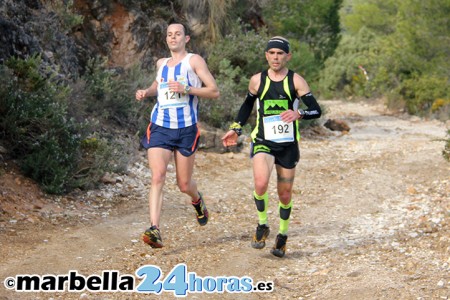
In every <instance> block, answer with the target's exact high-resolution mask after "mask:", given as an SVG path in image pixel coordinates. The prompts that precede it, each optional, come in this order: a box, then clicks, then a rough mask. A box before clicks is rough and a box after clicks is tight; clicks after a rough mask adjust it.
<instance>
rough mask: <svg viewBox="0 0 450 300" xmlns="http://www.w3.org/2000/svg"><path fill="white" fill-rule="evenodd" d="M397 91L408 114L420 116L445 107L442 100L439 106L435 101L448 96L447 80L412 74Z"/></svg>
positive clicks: (449, 92)
mask: <svg viewBox="0 0 450 300" xmlns="http://www.w3.org/2000/svg"><path fill="white" fill-rule="evenodd" d="M399 89H400V94H401V95H402V96H403V97H404V99H405V102H406V108H407V109H408V112H409V113H411V114H416V115H422V116H424V115H428V114H429V113H431V112H433V110H434V111H436V110H438V109H439V108H440V107H442V106H445V101H444V100H442V101H441V102H442V103H441V105H439V102H436V100H437V99H443V98H445V97H448V96H450V88H449V85H448V79H447V78H442V77H437V76H433V75H427V74H423V75H419V74H414V75H413V76H412V77H411V78H410V79H406V80H404V81H403V82H402V84H401V85H400V87H399ZM433 104H434V107H433Z"/></svg>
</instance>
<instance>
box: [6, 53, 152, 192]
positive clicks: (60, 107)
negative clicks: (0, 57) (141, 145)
mask: <svg viewBox="0 0 450 300" xmlns="http://www.w3.org/2000/svg"><path fill="white" fill-rule="evenodd" d="M42 68H43V67H42V62H41V59H40V57H32V58H29V59H27V60H21V59H16V58H11V59H10V60H8V61H7V62H6V65H5V66H1V67H0V70H1V73H0V76H1V78H2V79H3V80H2V81H1V82H0V113H1V118H0V129H1V131H0V132H1V136H0V138H1V139H2V140H3V141H4V142H5V144H6V145H7V146H8V149H9V153H10V155H11V156H12V157H13V158H15V159H16V160H17V161H18V163H19V165H20V166H21V168H22V170H23V171H24V173H25V174H26V175H28V176H30V177H31V178H33V179H34V180H36V181H37V182H38V183H39V184H40V185H41V186H42V187H43V189H44V190H45V191H46V192H48V193H56V194H59V193H65V192H68V191H70V190H72V189H74V188H91V187H94V186H96V185H97V184H98V180H99V178H100V177H101V176H102V175H103V174H104V173H105V172H107V171H123V170H125V169H126V165H127V163H128V158H127V157H128V154H127V153H128V152H130V151H132V149H133V148H132V147H130V146H131V145H130V144H131V142H130V139H129V138H127V137H120V136H115V135H114V133H113V132H111V133H108V134H106V133H104V132H102V131H103V127H102V126H99V125H98V124H100V122H99V121H102V124H103V125H105V124H106V122H107V121H108V120H113V123H119V124H121V125H123V124H125V123H126V122H131V121H132V120H134V123H138V122H139V121H141V119H140V118H141V117H139V114H138V109H139V107H141V106H142V105H143V104H137V103H136V101H134V99H130V98H131V97H130V95H132V94H133V92H134V91H135V89H136V87H135V86H134V84H139V81H137V82H135V83H133V84H131V83H129V82H130V81H128V82H127V81H125V80H122V79H121V78H120V77H118V78H117V79H114V80H113V79H112V77H111V76H109V75H108V74H110V73H108V72H106V71H105V70H103V69H101V68H99V69H96V70H95V71H92V72H91V73H90V74H89V77H88V79H87V80H86V81H84V80H82V79H80V80H79V83H78V86H77V85H76V84H75V85H73V87H74V88H78V89H79V91H80V93H78V94H77V95H76V96H74V94H73V90H72V89H70V88H69V87H68V86H66V85H63V84H60V83H58V82H57V81H56V80H55V79H56V78H54V77H52V76H51V77H49V78H45V77H43V76H42V75H40V74H41V73H44V72H43V71H42V70H41V69H42ZM133 70H135V69H133ZM133 70H130V72H129V73H128V74H127V75H128V76H130V78H129V79H130V80H132V79H133V78H134V77H136V76H137V74H134V75H132V73H133ZM130 74H131V75H130ZM116 80H117V81H116ZM86 82H87V83H86ZM81 91H82V92H81ZM83 99H90V100H92V99H96V100H98V101H97V102H95V101H92V102H91V103H94V104H95V106H93V107H90V106H89V105H88V104H87V103H83ZM145 105H146V104H145ZM86 109H90V110H86ZM97 112H99V114H96V113H97ZM86 117H88V119H89V121H84V119H85V118H86ZM128 126H131V125H130V124H128ZM135 127H137V125H135ZM97 132H98V133H97Z"/></svg>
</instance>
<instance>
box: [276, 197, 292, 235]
mask: <svg viewBox="0 0 450 300" xmlns="http://www.w3.org/2000/svg"><path fill="white" fill-rule="evenodd" d="M278 208H279V211H280V230H279V232H280V233H281V234H284V235H286V234H287V232H288V229H289V221H290V216H291V210H292V200H291V201H289V204H287V205H284V204H283V203H281V202H280V203H279V204H278Z"/></svg>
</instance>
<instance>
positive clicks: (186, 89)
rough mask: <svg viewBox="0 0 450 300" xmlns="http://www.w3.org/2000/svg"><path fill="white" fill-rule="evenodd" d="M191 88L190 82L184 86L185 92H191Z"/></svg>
mask: <svg viewBox="0 0 450 300" xmlns="http://www.w3.org/2000/svg"><path fill="white" fill-rule="evenodd" d="M190 90H191V87H190V86H189V84H186V85H185V86H184V93H185V94H189V91H190Z"/></svg>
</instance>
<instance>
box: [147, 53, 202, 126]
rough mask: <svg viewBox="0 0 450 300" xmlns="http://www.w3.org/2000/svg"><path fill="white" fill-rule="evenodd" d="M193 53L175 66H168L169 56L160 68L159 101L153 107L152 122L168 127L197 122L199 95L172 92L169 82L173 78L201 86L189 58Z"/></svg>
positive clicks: (157, 77)
mask: <svg viewBox="0 0 450 300" xmlns="http://www.w3.org/2000/svg"><path fill="white" fill-rule="evenodd" d="M192 55H193V54H192V53H189V54H188V55H186V57H184V58H183V60H182V61H181V62H180V63H179V64H177V65H176V66H174V67H168V66H167V62H168V60H169V58H167V59H166V60H165V61H164V62H163V64H162V65H161V67H160V68H159V69H158V73H157V75H156V80H157V82H158V95H157V103H156V105H155V106H154V107H153V110H152V114H151V122H152V123H154V124H156V125H159V126H162V127H166V128H172V129H176V128H184V127H188V126H191V125H194V124H196V123H197V119H198V97H197V96H194V95H188V94H187V95H184V94H180V93H173V92H170V91H169V90H168V88H167V83H168V82H169V81H171V80H176V81H179V82H181V83H182V84H183V85H186V84H188V85H189V86H193V87H201V86H202V82H201V80H200V78H199V77H198V76H197V74H195V72H194V71H193V70H192V67H191V65H190V63H189V59H190V58H191V56H192Z"/></svg>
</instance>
